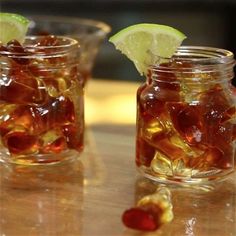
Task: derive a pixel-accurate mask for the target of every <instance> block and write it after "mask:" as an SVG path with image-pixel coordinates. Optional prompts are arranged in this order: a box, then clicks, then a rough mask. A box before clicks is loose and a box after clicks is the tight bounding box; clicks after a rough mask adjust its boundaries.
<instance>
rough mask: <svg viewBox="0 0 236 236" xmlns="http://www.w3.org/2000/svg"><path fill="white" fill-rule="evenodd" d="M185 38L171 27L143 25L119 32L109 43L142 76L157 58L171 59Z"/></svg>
mask: <svg viewBox="0 0 236 236" xmlns="http://www.w3.org/2000/svg"><path fill="white" fill-rule="evenodd" d="M185 38H186V36H185V35H184V34H183V33H181V32H180V31H179V30H177V29H175V28H172V27H170V26H166V25H158V24H148V23H143V24H136V25H132V26H129V27H127V28H125V29H123V30H121V31H119V32H118V33H116V34H115V35H113V36H112V37H111V38H110V39H109V41H110V42H111V43H113V44H114V45H115V47H116V49H118V50H120V51H121V52H122V53H123V54H125V55H126V56H127V57H128V58H129V59H130V60H131V61H132V62H133V63H134V64H135V66H136V68H137V70H138V71H139V73H140V74H141V75H142V74H146V73H147V68H148V66H149V65H150V64H155V63H156V61H157V58H171V57H172V56H173V54H174V53H175V51H176V50H177V48H178V47H179V46H180V45H181V43H182V41H183V40H184V39H185Z"/></svg>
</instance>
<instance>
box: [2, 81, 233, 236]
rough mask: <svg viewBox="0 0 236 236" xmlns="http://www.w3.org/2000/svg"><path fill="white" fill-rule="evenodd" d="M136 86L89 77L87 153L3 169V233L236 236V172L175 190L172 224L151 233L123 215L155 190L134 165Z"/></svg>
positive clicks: (173, 189)
mask: <svg viewBox="0 0 236 236" xmlns="http://www.w3.org/2000/svg"><path fill="white" fill-rule="evenodd" d="M137 87H138V84H136V83H131V82H110V81H105V80H104V81H102V80H101V81H100V80H92V81H89V84H88V86H87V88H86V91H85V93H86V133H85V145H86V146H85V150H84V152H83V153H82V154H81V156H80V157H79V160H78V161H75V162H73V163H67V164H64V165H57V166H49V167H44V168H24V167H19V166H16V167H12V169H9V168H4V167H1V168H2V169H1V172H0V173H1V174H0V178H1V186H0V187H1V188H0V191H1V192H0V235H1V236H15V235H16V236H18V235H19V236H21V235H22V236H27V235H30V236H31V235H32V236H36V235H46V236H47V235H63V236H67V235H72V236H74V235H78V236H142V235H147V236H152V235H155V236H213V235H214V236H235V235H236V222H235V221H236V211H235V206H236V175H235V174H234V175H233V176H231V177H230V178H229V179H228V180H227V181H225V182H223V183H221V184H219V185H218V186H217V187H215V189H213V190H211V191H209V190H208V189H207V188H204V187H202V188H191V189H190V188H180V187H170V190H171V192H172V202H173V206H174V220H173V221H172V222H171V223H169V224H166V225H164V226H163V227H161V228H160V229H159V230H158V231H156V232H153V233H142V232H138V231H133V230H130V229H127V228H126V227H124V226H123V225H122V222H121V215H122V213H123V211H124V210H125V209H128V208H130V207H132V206H133V205H134V204H135V202H136V201H137V199H139V198H140V197H141V196H144V195H146V194H149V193H151V192H153V191H155V189H156V187H157V186H156V185H155V184H154V183H152V182H150V181H148V180H147V179H144V178H143V177H141V176H140V175H139V174H138V173H137V171H136V168H135V164H134V155H135V147H134V140H135V92H136V89H137Z"/></svg>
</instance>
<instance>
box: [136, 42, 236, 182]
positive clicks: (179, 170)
mask: <svg viewBox="0 0 236 236" xmlns="http://www.w3.org/2000/svg"><path fill="white" fill-rule="evenodd" d="M234 65H235V61H234V55H233V53H231V52H229V51H227V50H223V49H217V48H209V47H193V46H184V47H180V48H179V49H178V50H177V52H176V54H175V55H174V56H173V58H172V59H171V60H169V61H168V60H165V59H162V58H161V59H160V63H158V64H157V65H153V66H150V67H149V70H148V74H147V79H146V82H145V83H144V84H143V85H141V86H140V87H139V89H138V91H137V135H136V136H137V137H136V165H137V167H138V169H139V171H140V172H141V173H142V174H143V175H144V176H146V177H148V178H150V179H153V180H156V181H160V182H164V183H171V182H172V183H188V184H196V183H202V182H208V181H210V180H221V179H223V178H224V177H226V176H227V175H229V174H230V173H232V172H233V170H234V153H235V146H234V140H235V131H234V130H235V124H234V123H235V95H233V88H232V85H231V83H230V81H231V79H232V78H233V76H234V73H233V67H234Z"/></svg>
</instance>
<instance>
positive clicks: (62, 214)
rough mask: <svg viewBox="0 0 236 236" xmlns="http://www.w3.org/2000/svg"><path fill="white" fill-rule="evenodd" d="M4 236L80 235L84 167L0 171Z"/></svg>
mask: <svg viewBox="0 0 236 236" xmlns="http://www.w3.org/2000/svg"><path fill="white" fill-rule="evenodd" d="M0 168H1V170H0V173H1V175H0V180H1V182H0V187H1V195H0V215H1V220H0V234H1V235H69V234H71V232H73V233H74V234H75V235H80V234H81V231H82V218H83V214H82V207H83V175H84V174H83V165H82V163H81V162H80V161H74V162H67V163H64V164H63V165H53V166H47V167H45V166H37V167H29V166H3V165H2V166H1V167H0Z"/></svg>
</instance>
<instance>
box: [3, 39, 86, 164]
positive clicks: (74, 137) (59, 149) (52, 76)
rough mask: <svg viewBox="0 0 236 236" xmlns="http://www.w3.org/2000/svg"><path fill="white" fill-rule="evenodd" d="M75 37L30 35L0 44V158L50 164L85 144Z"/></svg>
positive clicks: (79, 149) (82, 102) (11, 161)
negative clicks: (20, 39) (19, 41)
mask: <svg viewBox="0 0 236 236" xmlns="http://www.w3.org/2000/svg"><path fill="white" fill-rule="evenodd" d="M77 51H78V42H77V41H76V40H74V39H71V38H67V37H55V36H42V37H28V38H26V40H25V42H24V44H23V45H20V44H19V43H18V42H16V41H12V42H9V43H8V44H7V45H6V46H1V48H0V66H1V70H0V161H1V162H4V163H18V164H24V165H32V164H36V165H39V164H53V163H58V162H61V161H64V160H68V159H73V158H77V156H78V153H79V152H80V151H82V149H83V134H84V97H83V85H82V83H83V82H82V80H81V78H80V76H79V73H78V60H77V53H78V52H77Z"/></svg>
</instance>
